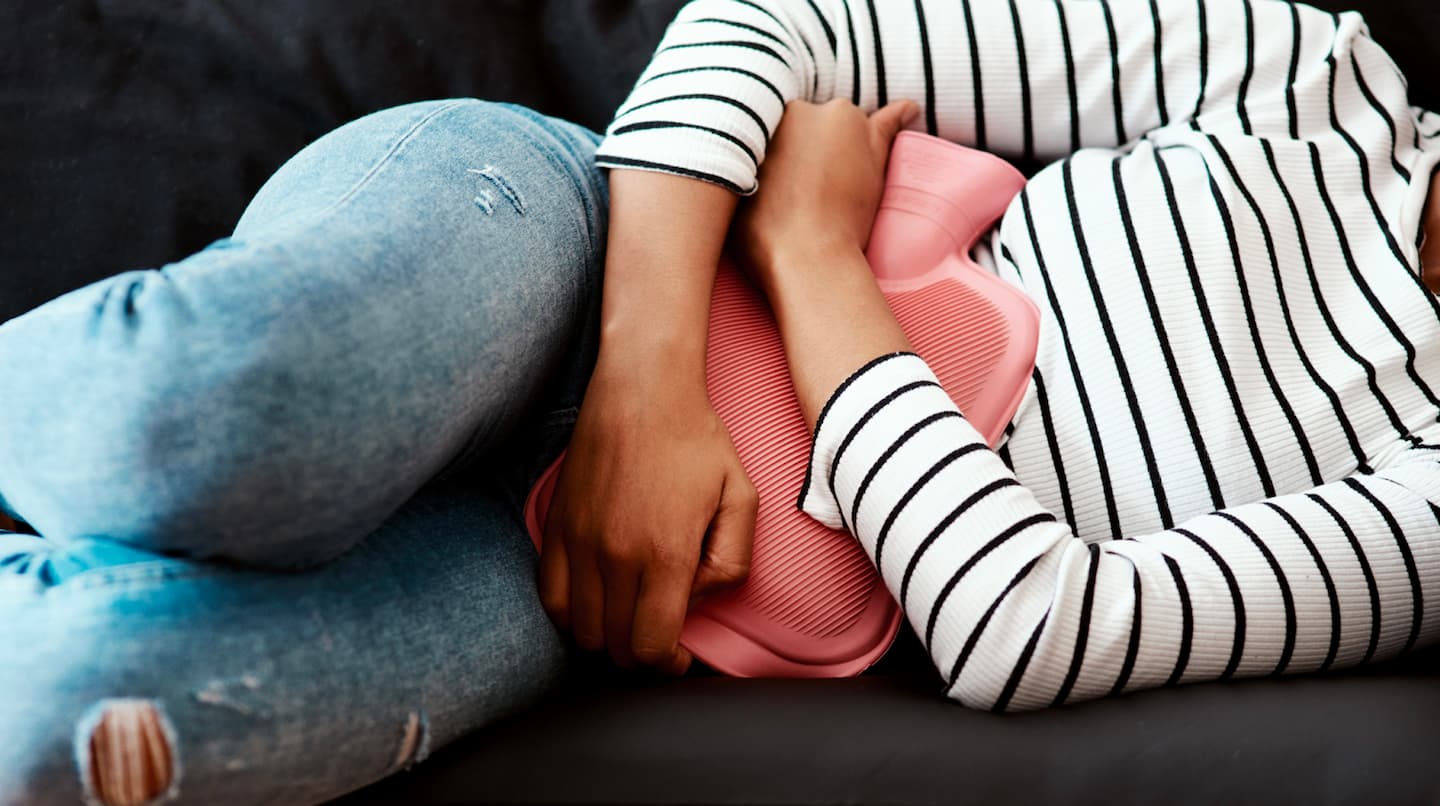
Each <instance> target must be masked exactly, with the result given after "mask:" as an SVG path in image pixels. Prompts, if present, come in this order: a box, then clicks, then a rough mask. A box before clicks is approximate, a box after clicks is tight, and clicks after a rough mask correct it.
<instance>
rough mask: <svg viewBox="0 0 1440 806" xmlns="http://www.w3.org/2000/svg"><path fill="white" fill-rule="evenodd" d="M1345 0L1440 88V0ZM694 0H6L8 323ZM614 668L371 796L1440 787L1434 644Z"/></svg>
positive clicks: (581, 76)
mask: <svg viewBox="0 0 1440 806" xmlns="http://www.w3.org/2000/svg"><path fill="white" fill-rule="evenodd" d="M880 1H881V2H892V1H893V2H899V0H880ZM1351 2H1353V3H1362V4H1363V6H1362V7H1363V10H1365V11H1366V12H1367V15H1368V16H1369V17H1370V19H1371V22H1372V26H1373V29H1374V31H1375V34H1376V37H1377V38H1378V39H1379V40H1380V41H1381V42H1382V43H1383V44H1385V45H1386V46H1387V47H1389V48H1390V49H1391V51H1392V53H1394V55H1395V56H1396V58H1397V60H1398V61H1399V62H1400V64H1401V66H1402V67H1403V68H1404V69H1405V70H1406V72H1407V73H1408V74H1409V75H1410V77H1411V80H1412V91H1413V95H1414V100H1415V102H1416V103H1420V104H1423V105H1427V106H1430V107H1432V108H1440V61H1437V57H1436V53H1437V52H1440V3H1436V2H1435V0H1351ZM1323 4H1325V5H1327V6H1329V7H1332V8H1341V7H1345V6H1346V5H1349V4H1350V3H1347V2H1346V0H1323ZM679 5H680V0H629V1H627V0H566V1H564V2H562V1H561V0H548V1H542V0H423V2H408V3H393V2H389V3H387V2H374V1H373V0H169V1H168V2H160V0H83V1H82V0H8V2H7V3H6V6H5V14H4V23H3V24H0V122H3V125H0V153H3V159H0V321H3V320H4V319H7V318H10V317H12V316H15V315H18V314H19V313H22V312H23V311H25V310H28V309H29V308H31V307H34V306H35V305H38V304H40V303H42V302H44V301H46V300H48V299H49V298H51V297H53V296H55V295H57V294H59V293H61V292H63V291H66V290H69V289H73V288H76V287H79V286H81V285H83V284H85V283H88V282H91V281H93V280H97V279H100V278H102V277H105V276H107V275H109V274H113V273H115V272H118V271H121V270H125V269H131V268H139V267H151V266H158V265H162V264H164V263H166V262H168V261H171V260H174V259H177V258H179V257H182V256H184V255H186V254H188V253H190V252H193V251H195V250H196V249H199V248H201V247H203V246H204V245H205V244H206V243H208V242H209V241H211V240H213V239H216V238H219V237H222V236H224V235H226V234H227V233H228V231H229V229H230V228H231V227H232V226H233V224H234V222H235V220H236V219H237V218H238V217H239V214H240V211H241V210H242V209H243V207H244V205H245V202H246V200H247V199H248V198H249V196H250V195H251V194H252V193H253V192H254V191H255V190H256V189H257V188H258V187H259V185H260V183H261V182H263V181H264V179H265V178H266V177H267V176H268V175H269V174H270V172H271V171H273V170H274V169H275V168H276V167H278V165H279V164H280V163H281V162H282V161H283V160H284V159H285V158H286V157H288V156H289V155H290V154H292V153H294V152H295V151H296V150H298V149H299V148H300V147H301V146H303V145H304V144H305V143H306V142H308V141H310V140H312V139H314V138H316V137H318V136H319V135H321V134H323V133H324V132H326V131H328V130H330V129H332V128H334V127H335V126H337V125H339V124H341V123H343V122H345V121H347V120H350V119H352V118H355V117H358V116H360V115H363V114H365V113H367V112H370V111H374V110H376V109H379V108H383V107H385V106H389V105H393V104H397V103H402V102H405V101H410V100H419V99H425V98H436V97H452V96H477V97H485V98H490V99H494V100H509V101H517V102H521V103H525V104H529V105H531V106H534V107H536V108H538V109H540V110H542V111H544V112H547V113H550V114H556V115H562V116H566V117H569V118H571V119H574V120H578V121H580V122H582V123H585V124H587V125H589V126H592V127H601V126H603V125H604V123H605V122H606V119H607V117H608V115H609V113H610V111H611V110H612V109H613V108H614V107H615V106H616V105H617V104H618V103H619V101H620V100H621V99H622V97H623V96H624V94H625V92H626V90H627V89H628V87H629V84H630V82H631V81H632V80H633V77H634V75H635V74H636V73H637V72H638V71H639V70H640V68H641V67H642V66H643V64H644V62H645V60H646V58H647V56H648V54H649V51H650V49H651V48H652V47H653V45H654V43H655V41H656V40H657V39H658V38H659V36H660V33H661V31H662V29H663V27H664V25H665V24H666V22H667V21H668V20H669V18H670V17H671V15H672V14H673V12H674V10H675V9H676V8H677V7H678V6H679ZM0 652H3V650H0ZM594 671H595V672H596V675H595V677H594V678H593V679H592V680H590V681H589V682H588V683H586V684H585V685H577V686H576V687H574V688H573V689H571V690H569V691H567V692H566V693H565V694H564V696H563V697H561V698H557V699H556V700H555V701H553V702H551V703H549V704H547V705H545V706H543V707H541V708H540V709H538V710H536V711H533V712H530V713H527V714H523V715H521V716H519V717H516V718H514V719H511V720H509V721H508V722H505V723H503V724H501V725H499V726H496V727H495V728H494V729H492V730H488V731H485V732H483V733H482V734H480V735H477V736H475V737H472V738H471V739H470V740H467V741H465V742H462V743H460V744H459V745H457V746H454V747H451V748H449V749H446V750H444V751H442V752H440V753H438V754H437V755H436V756H435V757H434V758H432V759H431V760H430V761H428V762H426V763H425V764H422V765H420V766H418V767H417V768H415V769H414V770H413V771H412V772H410V773H406V774H403V775H401V776H397V777H396V778H393V779H391V780H390V781H386V782H382V783H381V784H380V785H378V786H376V787H372V788H371V789H369V790H367V791H364V792H361V793H358V794H357V795H355V796H352V798H350V799H347V803H350V804H362V803H396V802H402V803H415V804H419V803H503V802H524V803H564V802H577V803H727V804H738V803H757V804H760V803H785V804H811V803H841V802H843V803H904V804H910V803H937V804H948V803H963V802H971V801H986V802H1000V803H1043V802H1073V801H1097V802H1098V801H1106V802H1133V803H1169V802H1194V803H1214V802H1275V803H1297V804H1299V803H1304V804H1314V803H1341V802H1348V803H1384V802H1389V803H1440V653H1437V652H1436V651H1431V652H1428V653H1426V654H1424V655H1421V656H1417V657H1415V658H1411V659H1409V660H1407V661H1405V662H1402V663H1398V664H1391V665H1387V666H1380V667H1376V668H1373V669H1367V670H1363V671H1360V672H1356V673H1350V674H1337V675H1331V676H1327V677H1323V678H1321V677H1316V678H1305V679H1285V680H1259V681H1247V682H1236V683H1229V684H1224V685H1205V686H1193V687H1187V688H1181V689H1174V690H1165V691H1158V692H1150V693H1146V694H1141V695H1136V696H1131V697H1127V698H1123V699H1119V700H1114V701H1107V702H1100V703H1094V704H1089V705H1082V706H1076V707H1070V708H1065V709H1062V710H1058V711H1051V712H1042V713H1036V714H1027V715H1020V716H1011V717H996V716H992V715H989V714H979V713H973V712H968V711H966V710H964V709H962V708H960V707H959V706H956V705H953V704H951V703H948V702H946V701H945V700H943V699H942V698H941V696H940V694H939V686H938V683H937V682H936V680H935V678H934V677H933V674H932V672H931V671H930V669H929V666H928V663H927V661H926V659H925V657H924V655H923V654H922V653H921V652H920V650H919V648H918V646H917V645H916V643H915V642H914V639H913V637H911V636H909V635H908V634H903V635H902V639H901V642H900V643H899V645H898V646H897V647H896V649H895V650H894V651H892V653H891V655H890V656H888V657H887V658H886V659H885V660H884V661H882V663H881V664H880V665H879V666H878V667H877V668H876V669H874V670H872V671H871V672H870V673H868V674H867V675H866V676H864V677H862V678H859V679H855V680H844V681H755V680H730V679H725V678H720V677H716V676H713V675H705V674H696V675H693V676H691V677H688V678H686V679H683V680H679V681H670V682H662V683H654V682H649V683H647V682H644V681H636V680H631V679H627V678H625V677H624V676H622V675H619V674H616V673H613V672H609V671H606V670H604V669H603V667H600V666H597V667H596V669H595V670H594ZM0 735H3V730H0Z"/></svg>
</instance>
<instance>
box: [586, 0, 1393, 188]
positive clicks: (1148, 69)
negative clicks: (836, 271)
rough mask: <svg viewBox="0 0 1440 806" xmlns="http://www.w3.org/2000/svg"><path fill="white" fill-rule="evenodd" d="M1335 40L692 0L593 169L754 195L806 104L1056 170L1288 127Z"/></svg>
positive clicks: (853, 6)
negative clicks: (1214, 130) (1233, 131)
mask: <svg viewBox="0 0 1440 806" xmlns="http://www.w3.org/2000/svg"><path fill="white" fill-rule="evenodd" d="M1350 17H1351V18H1352V22H1351V23H1350V24H1348V25H1345V26H1339V28H1341V29H1343V30H1345V31H1348V32H1355V31H1363V28H1364V26H1363V24H1362V23H1361V22H1360V19H1359V17H1358V16H1354V15H1350ZM1336 31H1337V26H1336V25H1335V24H1334V21H1333V19H1332V17H1331V15H1329V14H1325V13H1322V12H1319V11H1316V10H1315V9H1312V8H1309V7H1308V6H1301V5H1297V4H1293V3H1289V2H1284V0H1174V2H1168V1H1167V2H1163V3H1160V2H1155V0H1150V2H1144V1H1143V0H1123V1H1120V0H993V2H980V1H979V0H885V1H884V2H879V0H693V2H691V3H689V4H688V5H686V6H685V7H684V8H683V9H682V10H681V11H680V13H679V15H678V16H677V18H676V19H675V21H674V22H673V23H672V24H671V25H670V27H669V29H668V30H667V32H666V34H665V36H664V38H663V39H662V41H661V43H660V45H659V48H658V49H657V50H656V52H655V55H654V57H653V59H652V61H651V62H650V65H649V66H648V68H647V69H646V70H645V71H644V72H643V73H642V75H641V76H640V78H639V81H638V83H637V84H636V86H635V88H634V90H633V91H632V93H631V95H630V97H629V99H628V100H627V101H626V102H625V104H624V105H623V106H622V107H621V108H620V109H619V111H618V112H617V114H616V117H615V119H614V121H613V123H612V124H611V125H610V127H609V129H608V131H607V136H606V138H605V140H604V142H602V143H601V145H600V149H599V153H598V157H599V163H600V164H601V165H603V166H606V167H611V168H639V169H648V170H659V171H666V172H670V173H676V174H681V175H686V176H692V177H696V178H701V179H706V180H709V181H712V182H716V183H719V184H721V185H724V186H726V187H729V188H731V189H732V190H735V191H737V192H740V193H749V192H753V191H754V189H755V179H756V174H757V171H758V167H759V165H760V163H761V162H762V161H763V160H764V157H765V150H766V145H767V144H768V142H769V138H770V136H771V134H772V133H773V132H774V130H775V127H776V126H777V125H778V123H779V121H780V118H781V115H782V114H783V112H784V107H785V104H786V103H787V102H788V101H791V100H796V99H804V100H809V101H813V102H824V101H828V100H830V99H833V98H847V99H849V100H851V101H853V102H854V103H856V104H857V105H858V106H860V107H861V108H863V109H866V110H874V109H876V108H879V107H881V106H884V105H885V104H886V103H887V102H889V101H891V100H897V99H900V98H910V99H913V100H915V101H916V102H917V103H919V104H920V105H921V106H922V108H923V109H924V114H923V115H922V116H921V118H920V119H919V121H918V122H917V123H916V124H915V125H916V126H917V127H921V126H923V127H924V128H925V129H926V130H928V131H929V132H930V133H932V134H936V135H938V136H940V137H944V138H946V139H948V140H952V141H954V142H959V143H963V144H966V145H970V146H974V147H976V148H980V149H984V150H990V151H993V152H996V153H999V154H1002V155H1005V156H1013V157H1028V158H1040V159H1047V160H1048V159H1053V158H1058V157H1063V156H1065V155H1067V154H1070V153H1072V152H1074V151H1076V150H1078V149H1080V148H1082V147H1088V146H1106V147H1113V146H1119V145H1124V144H1126V143H1129V142H1133V141H1134V140H1136V139H1138V138H1139V137H1140V136H1142V135H1143V134H1145V133H1146V132H1148V131H1151V130H1153V129H1156V128H1157V127H1161V126H1164V125H1166V124H1169V123H1174V122H1180V121H1189V120H1192V119H1195V118H1196V117H1197V116H1201V115H1205V114H1215V115H1219V116H1222V117H1223V118H1225V119H1226V120H1237V119H1238V120H1240V121H1243V123H1244V125H1245V126H1246V127H1247V128H1248V127H1253V128H1254V129H1256V130H1264V129H1265V127H1266V126H1267V125H1269V124H1272V123H1273V124H1274V125H1277V126H1279V125H1284V126H1286V127H1288V126H1289V125H1290V121H1291V119H1292V118H1293V116H1292V115H1290V114H1289V111H1290V110H1289V109H1288V105H1287V93H1290V92H1291V91H1292V90H1291V88H1292V87H1294V86H1297V85H1304V84H1305V83H1306V82H1307V81H1319V80H1321V79H1322V78H1323V76H1324V74H1325V67H1326V65H1325V59H1326V57H1327V56H1328V55H1329V54H1330V53H1331V52H1332V51H1334V50H1335V47H1334V45H1335V36H1336ZM1290 97H1293V96H1290Z"/></svg>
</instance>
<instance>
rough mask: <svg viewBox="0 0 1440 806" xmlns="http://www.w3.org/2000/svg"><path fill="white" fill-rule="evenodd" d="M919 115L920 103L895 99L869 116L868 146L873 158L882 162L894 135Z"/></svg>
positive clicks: (888, 153) (886, 157) (887, 153)
mask: <svg viewBox="0 0 1440 806" xmlns="http://www.w3.org/2000/svg"><path fill="white" fill-rule="evenodd" d="M919 115H920V105H919V104H917V103H915V102H914V101H909V100H904V101H895V102H894V103H892V104H888V105H887V106H885V107H882V108H881V109H878V110H876V111H875V113H874V114H872V115H871V116H870V147H871V149H873V151H874V153H875V159H876V160H877V161H878V162H880V163H882V164H883V163H884V162H885V160H886V159H888V158H889V156H890V146H891V145H893V144H894V142H895V135H897V134H899V133H900V130H901V129H904V128H905V127H906V126H909V125H910V122H911V121H913V120H915V118H917V117H919Z"/></svg>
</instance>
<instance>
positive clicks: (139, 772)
mask: <svg viewBox="0 0 1440 806" xmlns="http://www.w3.org/2000/svg"><path fill="white" fill-rule="evenodd" d="M81 727H82V730H81V735H80V737H79V745H80V746H79V748H78V750H79V751H80V752H79V757H80V773H81V775H82V776H83V778H84V783H85V791H86V793H87V794H88V795H89V796H90V799H91V800H92V801H93V802H95V803H99V804H103V805H104V806H143V805H144V804H147V803H154V802H156V801H157V800H158V799H160V798H161V797H162V796H164V795H167V794H169V793H171V792H172V791H173V789H174V786H175V782H176V778H177V776H176V772H177V765H176V761H175V751H174V747H173V741H174V736H175V731H174V730H173V728H171V726H170V724H169V722H168V721H167V720H166V719H165V716H164V715H163V714H162V713H160V710H159V709H158V708H156V707H155V704H154V703H152V702H150V701H148V700H128V699H127V700H106V701H104V702H102V703H100V704H99V705H98V706H96V710H95V711H93V712H92V714H91V717H90V718H89V719H87V720H86V723H84V724H82V726H81ZM87 727H88V730H86V728H87Z"/></svg>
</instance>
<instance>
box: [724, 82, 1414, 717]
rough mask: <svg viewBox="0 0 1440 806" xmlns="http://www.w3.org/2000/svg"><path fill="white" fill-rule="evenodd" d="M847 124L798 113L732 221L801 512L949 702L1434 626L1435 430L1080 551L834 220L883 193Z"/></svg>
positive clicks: (1311, 654)
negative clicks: (803, 435) (894, 604)
mask: <svg viewBox="0 0 1440 806" xmlns="http://www.w3.org/2000/svg"><path fill="white" fill-rule="evenodd" d="M798 109H801V110H803V109H805V107H803V106H801V107H798ZM876 117H879V116H878V115H877V116H876ZM838 128H839V127H838V124H837V122H836V120H834V119H831V118H826V117H824V116H821V115H817V114H815V113H812V112H806V113H803V114H802V113H797V112H795V111H792V112H791V113H790V114H789V115H787V118H786V123H785V125H784V126H783V127H782V130H781V132H780V134H779V135H778V136H777V137H776V139H775V142H774V151H773V154H772V159H771V160H770V161H768V162H767V163H766V166H765V172H764V174H763V176H762V178H763V179H764V181H765V182H766V189H765V190H763V191H762V192H761V193H760V194H758V195H757V196H756V198H755V199H754V200H753V201H752V202H750V203H749V204H748V205H747V208H746V209H745V210H744V212H743V213H742V216H741V218H740V222H739V223H740V224H741V226H742V227H743V228H744V234H745V235H746V237H747V239H748V240H749V241H750V242H753V243H755V244H758V246H752V247H750V248H749V250H748V255H749V259H750V262H751V265H752V271H753V272H754V274H755V275H756V276H757V278H758V279H759V285H760V287H761V289H762V291H764V293H765V294H766V296H767V298H768V299H769V301H770V305H771V308H772V309H773V310H774V312H775V316H776V319H777V322H778V323H779V326H780V331H781V336H782V338H783V340H784V343H785V349H786V353H787V357H788V359H789V363H790V367H791V377H792V380H793V382H794V385H795V390H796V393H797V395H798V397H799V399H800V403H801V408H802V410H803V412H804V414H805V417H806V420H807V421H808V422H809V423H810V424H811V427H812V428H813V429H814V451H813V454H812V457H811V467H810V473H809V478H810V479H811V482H810V486H809V487H808V488H807V489H806V490H804V491H803V492H802V498H801V501H802V503H803V505H804V508H805V511H806V512H807V513H809V514H811V515H812V516H814V517H816V518H817V519H818V520H820V521H822V522H824V523H825V524H826V525H828V526H831V527H834V528H842V527H844V528H848V529H850V530H851V531H852V532H853V533H854V534H855V535H856V537H857V538H858V539H859V540H860V542H861V543H862V545H863V546H864V548H865V549H866V551H867V553H868V554H869V555H870V557H871V559H872V561H874V563H875V564H876V566H877V568H878V569H879V570H880V573H881V575H882V578H883V579H884V580H885V583H886V586H887V587H888V588H889V590H890V591H891V592H892V593H893V594H894V595H895V597H896V599H897V600H898V601H899V602H900V604H901V606H902V607H903V608H904V609H905V612H906V614H907V616H908V617H909V619H910V621H911V624H912V625H913V626H914V628H915V630H916V633H917V634H918V635H919V636H920V637H921V640H922V642H923V643H924V645H925V647H926V648H927V650H928V651H929V652H930V654H931V657H932V660H933V661H934V663H935V666H936V668H937V669H938V670H939V672H940V674H941V675H942V676H943V677H944V679H945V681H946V685H947V692H948V693H949V694H950V696H952V697H954V698H955V699H958V700H960V701H961V702H963V703H965V704H967V705H971V706H977V707H986V708H993V709H997V710H1004V709H1007V708H1033V707H1039V706H1044V705H1051V704H1060V703H1065V702H1072V701H1077V700H1081V699H1085V698H1091V697H1097V696H1103V695H1105V694H1108V693H1118V692H1122V691H1130V690H1135V689H1140V688H1146V687H1153V686H1158V685H1164V684H1168V683H1178V682H1190V681H1199V680H1212V679H1223V678H1228V677H1231V676H1244V675H1263V674H1272V673H1284V672H1299V671H1310V670H1316V669H1326V668H1338V667H1341V666H1345V665H1352V664H1356V663H1361V662H1366V661H1369V660H1372V659H1379V658H1383V657H1389V656H1393V655H1395V654H1398V653H1400V652H1403V651H1406V650H1408V649H1410V648H1412V647H1415V646H1419V645H1421V644H1425V643H1428V642H1432V641H1434V640H1435V639H1436V638H1440V596H1437V595H1436V591H1435V590H1434V585H1435V582H1434V580H1436V579H1440V506H1437V505H1440V450H1437V449H1435V448H1433V447H1429V446H1427V445H1424V444H1420V445H1417V446H1415V447H1412V448H1410V449H1409V450H1407V451H1406V452H1405V453H1404V454H1403V455H1401V456H1398V457H1396V458H1393V459H1391V460H1390V461H1388V462H1387V463H1386V468H1385V469H1383V470H1381V471H1379V472H1377V473H1375V474H1372V475H1360V476H1355V477H1352V478H1348V479H1344V480H1342V481H1340V482H1336V483H1333V484H1327V485H1324V486H1321V487H1318V488H1316V489H1314V490H1311V491H1309V492H1306V493H1301V494H1295V495H1285V496H1279V497H1276V498H1273V499H1271V500H1268V501H1262V502H1258V503H1254V504H1249V505H1245V506H1239V507H1233V508H1230V509H1227V510H1223V511H1220V512H1215V513H1211V514H1207V515H1204V516H1201V517H1197V518H1193V519H1191V520H1190V521H1189V522H1187V523H1185V524H1183V525H1181V526H1179V527H1177V528H1174V529H1170V530H1167V531H1161V532H1157V533H1154V534H1146V535H1131V536H1126V535H1113V536H1111V537H1113V538H1115V539H1113V540H1107V541H1104V542H1100V543H1087V542H1085V541H1083V540H1081V539H1080V538H1079V537H1077V536H1076V535H1075V533H1074V532H1073V530H1071V528H1070V527H1069V526H1068V525H1067V524H1065V523H1062V522H1060V521H1058V520H1057V519H1056V518H1055V517H1054V515H1052V514H1051V513H1050V512H1048V511H1046V510H1045V509H1044V508H1043V507H1042V506H1041V505H1040V504H1039V502H1038V501H1037V500H1036V499H1035V497H1034V495H1033V494H1031V492H1030V491H1029V490H1027V489H1026V488H1025V487H1024V486H1022V485H1021V484H1020V483H1019V482H1018V481H1017V480H1016V478H1015V476H1014V474H1013V473H1011V472H1010V470H1009V469H1008V468H1007V467H1006V466H1005V464H1004V463H1003V462H1001V461H1000V459H999V457H997V456H996V455H995V454H994V452H992V451H991V450H990V449H989V448H988V447H987V446H986V445H985V443H984V441H983V439H982V438H981V437H980V435H979V434H978V433H977V432H976V431H975V429H974V428H973V427H971V426H970V424H969V423H968V422H966V420H965V419H964V417H963V416H962V415H961V413H960V412H958V411H957V410H956V408H955V405H954V403H953V402H952V401H951V400H950V398H949V396H948V395H946V394H945V392H944V391H943V390H942V389H941V388H940V387H939V384H938V382H937V380H936V378H935V376H934V374H933V373H932V372H931V371H930V369H929V368H928V367H927V366H926V365H925V363H924V362H923V361H922V360H921V359H920V358H919V357H918V356H915V355H913V354H910V353H907V352H905V351H906V350H908V345H907V344H906V341H905V337H904V335H903V333H901V332H900V331H899V328H898V326H897V325H896V324H895V322H894V319H893V317H892V316H891V314H890V312H889V309H888V307H887V306H886V304H885V301H884V298H883V297H882V296H881V294H880V291H879V289H878V287H877V286H876V285H875V283H874V281H873V279H871V275H870V271H869V267H868V266H867V265H866V264H865V261H864V258H863V253H862V247H863V244H862V243H861V242H859V241H858V240H856V239H855V238H854V237H853V235H852V236H847V237H845V238H835V237H833V236H831V235H828V234H827V233H831V232H833V231H834V230H836V229H837V228H838V229H840V230H841V231H842V232H848V233H854V232H857V231H862V230H863V222H864V221H866V220H867V219H866V218H865V216H866V215H867V214H869V215H872V216H873V210H874V208H873V206H870V201H871V200H874V199H876V198H878V194H879V180H878V179H877V178H876V177H877V174H875V173H873V172H867V171H863V170H860V171H857V170H855V169H853V167H852V166H854V165H855V164H857V163H865V162H866V161H867V160H865V159H862V158H860V157H861V155H863V154H865V153H866V152H867V149H866V148H865V145H866V142H865V139H863V137H860V136H852V137H850V138H849V140H848V143H847V140H846V138H845V137H832V136H826V135H824V134H823V132H825V131H835V130H837V129H838ZM871 139H872V143H873V140H874V138H873V135H872V138H871ZM868 151H869V153H870V159H869V161H870V162H872V163H875V162H878V158H877V157H876V156H875V153H876V152H875V149H874V147H873V145H872V148H871V149H869V150H868ZM882 164H883V163H882ZM772 188H789V189H791V190H790V192H788V193H787V192H785V191H773V192H774V193H777V194H778V195H772ZM795 188H801V189H802V190H799V191H796V190H794V189H795ZM805 188H808V192H806V191H805V190H803V189H805ZM856 199H859V200H861V201H860V202H858V203H857V202H856V201H855V200H856ZM819 222H827V223H825V224H824V225H821V224H820V223H819ZM835 222H849V224H848V226H839V225H837V224H836V223H835ZM877 356H879V357H878V358H877ZM857 368H860V369H859V371H857ZM901 390H904V391H903V392H901ZM897 392H901V393H900V394H896V393H897Z"/></svg>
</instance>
